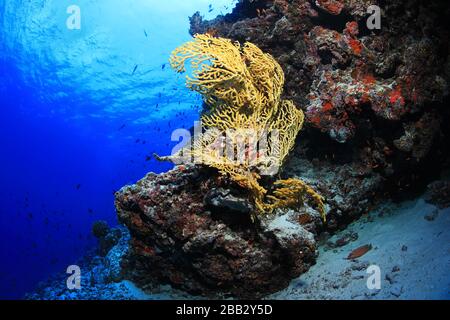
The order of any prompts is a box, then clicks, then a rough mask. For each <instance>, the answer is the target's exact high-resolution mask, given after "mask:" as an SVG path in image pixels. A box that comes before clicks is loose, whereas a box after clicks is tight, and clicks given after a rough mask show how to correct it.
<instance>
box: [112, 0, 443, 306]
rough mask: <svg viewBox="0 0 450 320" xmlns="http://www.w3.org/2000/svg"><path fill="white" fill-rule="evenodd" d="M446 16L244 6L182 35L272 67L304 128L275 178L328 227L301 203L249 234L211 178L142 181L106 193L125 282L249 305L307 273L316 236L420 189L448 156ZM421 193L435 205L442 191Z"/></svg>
mask: <svg viewBox="0 0 450 320" xmlns="http://www.w3.org/2000/svg"><path fill="white" fill-rule="evenodd" d="M371 4H378V5H379V6H380V7H381V8H382V10H383V12H382V28H381V30H374V31H370V30H368V29H367V27H366V18H367V14H366V10H367V7H368V6H369V5H371ZM448 11H449V8H448V5H447V3H446V2H445V1H434V2H432V3H423V2H421V1H401V2H400V1H396V2H389V3H386V2H384V1H383V2H382V1H370V2H369V1H364V0H353V1H338V0H334V1H307V0H241V1H239V3H238V4H237V6H236V8H235V9H234V11H233V12H232V13H231V14H228V15H226V16H219V17H218V18H216V19H215V20H212V21H204V20H203V19H202V17H201V16H200V15H199V14H195V15H194V16H193V17H191V33H192V34H197V33H202V34H203V33H208V34H210V35H213V36H218V37H224V38H230V39H232V40H237V41H240V42H242V43H244V42H246V41H249V42H252V43H254V44H256V45H257V46H258V47H260V48H261V49H262V50H263V51H264V52H268V53H270V54H271V55H272V56H273V57H274V58H275V59H276V60H277V62H278V63H279V64H280V65H281V67H282V69H283V71H284V73H285V77H286V82H285V86H284V93H283V96H282V98H283V99H289V100H292V101H293V102H294V103H295V105H296V106H298V107H299V108H301V109H302V110H303V112H304V113H305V115H306V119H305V129H304V131H305V132H304V133H303V134H302V137H301V139H298V141H297V144H296V147H295V150H294V151H293V152H292V153H291V154H290V155H289V157H288V162H287V163H286V164H285V166H284V167H283V170H282V172H281V173H280V176H281V178H283V179H289V178H297V179H301V180H303V181H305V182H306V183H308V184H309V185H310V186H311V187H312V188H314V190H317V192H318V193H319V194H320V195H322V196H323V197H324V198H325V204H326V209H327V223H326V224H323V223H322V221H321V219H320V214H319V213H318V212H317V211H316V210H315V209H313V208H311V207H309V206H308V205H307V204H306V205H305V207H303V208H299V209H296V210H290V209H285V210H278V211H277V212H276V213H275V214H274V215H273V216H270V217H261V218H260V219H258V220H257V221H256V222H255V223H252V221H251V219H250V216H251V214H250V212H251V211H252V210H253V208H252V205H253V204H252V202H251V201H249V194H248V193H247V192H246V190H245V189H236V186H235V185H234V184H232V183H231V182H230V181H227V179H226V178H224V177H220V176H219V175H217V174H216V171H210V169H205V168H201V169H200V168H199V167H185V166H179V167H177V169H175V170H173V171H170V172H168V173H164V174H161V175H155V174H149V175H147V176H146V177H145V178H144V179H143V180H141V181H139V182H138V183H137V184H136V185H134V186H127V187H125V188H123V189H122V190H121V191H120V192H119V193H117V194H116V207H117V211H118V215H119V219H120V221H121V222H122V223H124V224H125V225H126V226H127V227H128V229H129V230H130V233H131V238H132V240H131V246H130V247H131V248H130V252H129V254H128V256H127V258H126V263H124V264H123V267H124V272H125V274H126V275H127V277H130V278H131V279H132V280H133V281H135V282H136V283H137V284H138V285H140V286H141V287H144V288H145V287H148V286H151V285H152V284H158V283H170V284H172V285H174V286H175V287H178V288H181V289H183V290H187V291H189V292H191V293H196V294H201V295H209V296H215V295H217V294H225V295H232V296H237V297H245V298H259V297H262V296H264V295H266V294H268V293H271V292H275V291H277V290H279V289H281V288H283V287H285V286H286V285H287V284H288V283H289V281H290V279H292V278H294V277H295V276H297V275H299V274H301V273H303V272H305V271H306V270H307V269H308V268H309V267H310V266H311V265H312V264H313V263H314V260H315V255H316V252H315V250H316V239H318V238H319V237H320V236H321V235H323V234H328V233H332V232H335V231H337V230H339V229H342V228H343V227H345V226H346V225H348V223H350V222H351V221H353V220H354V219H356V218H358V217H359V216H361V215H362V214H363V213H366V212H368V211H369V210H370V209H371V208H372V207H373V206H374V205H376V203H377V201H378V200H379V199H380V198H388V197H390V196H396V195H399V194H403V193H406V194H407V193H408V192H410V191H412V190H414V191H417V190H419V191H422V190H424V189H425V187H426V185H427V184H428V183H429V182H430V180H431V179H433V178H434V177H435V176H436V173H438V171H439V170H440V168H441V165H442V163H444V162H443V161H441V159H445V158H446V157H448V153H449V149H450V148H448V145H449V131H448V128H449V127H450V126H449V119H450V117H449V110H448V108H446V107H447V105H448V93H449V90H448V87H449V83H450V60H449V52H450V51H449V45H448V41H447V39H448V38H449V30H448V27H447V26H446V24H445V16H446V13H447V16H448V14H449V12H448ZM406 13H407V14H406ZM430 190H432V193H431V195H430V197H431V198H432V199H436V198H437V196H436V195H438V194H439V192H441V191H439V190H448V184H447V183H440V184H435V185H433V186H431V187H430ZM433 190H438V191H433ZM447 199H448V198H447ZM432 201H439V202H440V203H443V205H447V203H448V202H447V200H445V199H444V200H432Z"/></svg>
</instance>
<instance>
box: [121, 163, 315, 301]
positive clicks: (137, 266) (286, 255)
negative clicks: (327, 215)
mask: <svg viewBox="0 0 450 320" xmlns="http://www.w3.org/2000/svg"><path fill="white" fill-rule="evenodd" d="M251 206H252V205H251V204H250V202H249V201H248V197H247V196H246V194H245V191H244V190H240V189H237V188H236V187H235V186H232V185H230V183H229V182H227V181H226V180H225V179H223V178H220V177H219V176H217V175H214V174H211V172H210V170H208V169H206V170H205V169H203V170H202V169H199V168H184V167H177V168H176V169H174V170H172V171H169V172H167V173H164V174H160V175H156V174H148V175H147V176H146V177H145V178H144V179H142V180H141V181H139V182H138V183H137V184H136V185H133V186H128V187H125V188H123V189H122V190H121V191H120V192H119V193H118V194H117V198H116V207H117V211H118V216H119V220H120V221H121V222H122V223H123V224H125V225H126V226H127V227H128V229H129V230H130V233H131V235H132V240H131V249H132V252H131V254H130V255H129V256H128V258H127V261H126V262H125V263H124V264H123V267H124V269H125V273H126V274H127V275H128V276H129V277H130V278H131V279H132V280H133V281H134V282H135V283H137V284H138V285H140V286H142V287H147V288H151V284H158V283H170V284H172V285H173V286H174V287H176V288H179V289H183V290H186V291H188V292H190V293H194V294H201V295H208V296H218V295H221V296H227V295H231V296H235V297H241V298H259V297H262V296H264V295H267V294H268V293H271V292H276V291H278V290H280V289H282V288H284V287H286V286H287V285H288V284H289V281H290V280H291V279H292V278H294V277H296V276H298V275H300V274H301V273H303V272H305V271H306V270H307V269H308V268H309V267H310V266H311V264H313V263H314V259H315V255H316V253H315V251H316V241H315V232H316V228H317V226H319V225H320V224H321V219H320V213H319V212H317V211H315V210H314V209H312V208H310V207H308V206H305V207H303V209H302V211H293V210H286V211H280V212H278V214H276V215H272V216H270V217H261V219H260V220H258V221H257V222H256V221H255V222H254V221H252V220H251V215H250V213H251V210H252V208H251Z"/></svg>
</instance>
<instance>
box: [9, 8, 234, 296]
mask: <svg viewBox="0 0 450 320" xmlns="http://www.w3.org/2000/svg"><path fill="white" fill-rule="evenodd" d="M234 3H235V0H214V1H211V0H208V1H207V0H170V1H159V0H126V1H124V0H103V1H95V0H33V1H28V0H0V110H1V114H0V200H1V202H0V261H1V263H0V299H14V298H21V297H23V295H24V293H26V292H27V291H29V290H32V289H33V288H34V286H35V285H36V284H37V283H38V282H39V281H41V280H44V279H45V278H46V277H48V276H50V275H51V274H52V273H54V272H59V271H61V270H65V268H66V267H67V266H68V265H70V264H73V263H75V262H76V261H77V260H78V259H79V258H80V257H81V256H83V254H84V253H86V251H87V250H90V249H91V248H93V247H94V246H95V239H94V238H93V237H92V236H91V231H90V230H91V225H92V223H93V222H94V221H97V220H105V221H107V222H108V223H110V224H111V225H114V224H116V223H117V221H116V216H115V210H114V196H113V193H114V191H116V190H118V189H119V188H121V187H122V186H124V185H125V184H128V183H132V182H135V181H136V180H138V179H140V178H142V177H143V176H144V175H145V174H146V173H147V172H149V171H153V172H162V171H165V170H168V169H170V167H171V166H170V165H169V164H167V163H159V162H157V161H156V160H155V159H154V158H153V157H151V155H152V154H153V153H154V152H156V153H158V154H161V155H165V154H169V153H170V152H171V149H172V148H173V146H174V145H175V144H176V143H177V142H172V141H171V132H172V131H173V130H174V129H176V128H189V127H191V126H192V125H193V122H194V121H195V120H196V119H198V111H199V108H200V104H201V99H200V97H199V96H197V95H196V94H193V93H192V92H189V91H188V90H187V89H186V88H185V87H184V76H180V75H176V74H175V73H174V72H173V71H172V70H170V67H169V66H168V63H167V60H168V57H169V55H170V52H171V51H172V50H173V49H174V48H175V47H177V46H178V45H180V44H182V43H183V42H185V41H188V40H189V39H190V35H189V33H188V29H189V20H188V17H189V16H190V15H192V14H193V13H194V12H195V11H200V12H201V13H202V14H204V15H205V16H206V17H207V18H211V17H214V16H216V15H218V14H221V13H226V12H228V11H230V10H231V9H232V7H233V5H234ZM71 5H76V6H77V7H78V8H79V9H80V29H70V28H68V26H67V20H68V19H69V18H70V17H71V14H72V13H73V12H70V11H69V12H68V11H67V9H68V8H69V7H70V6H71Z"/></svg>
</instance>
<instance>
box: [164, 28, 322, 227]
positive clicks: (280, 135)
mask: <svg viewBox="0 0 450 320" xmlns="http://www.w3.org/2000/svg"><path fill="white" fill-rule="evenodd" d="M170 64H171V66H172V68H173V69H175V70H176V71H177V72H185V71H186V69H187V67H190V69H191V70H192V71H191V76H187V79H186V85H187V87H188V88H190V89H191V90H194V91H196V92H198V93H200V94H201V95H202V96H203V98H204V102H205V104H206V105H207V106H208V110H207V111H206V112H205V114H204V115H203V116H202V118H201V123H202V134H201V135H200V136H199V137H194V139H193V141H192V143H191V145H190V146H188V147H185V148H183V149H181V150H180V151H179V152H178V153H177V154H175V155H172V156H171V157H166V158H165V159H169V160H172V161H174V160H175V159H177V162H178V163H179V162H180V159H184V161H195V162H196V163H201V164H205V165H207V166H211V167H214V168H217V169H218V170H219V171H220V172H221V173H222V174H224V175H229V176H230V177H231V179H232V180H234V181H235V182H236V183H237V184H239V185H240V186H242V187H244V188H246V189H248V190H249V191H250V194H251V195H252V198H253V202H254V204H255V208H256V210H257V211H258V212H259V213H270V212H272V211H274V210H275V209H277V208H282V207H290V206H293V205H301V204H302V203H304V200H305V196H308V197H309V198H310V199H312V200H313V202H314V203H316V205H317V208H318V210H319V211H320V213H321V214H322V217H323V218H324V219H325V210H324V205H323V199H322V197H321V196H320V195H318V194H317V193H316V192H315V191H314V190H313V189H312V188H311V187H309V186H308V185H307V184H306V183H304V182H303V181H301V180H298V179H288V180H280V181H277V182H276V183H275V186H276V187H277V188H276V189H275V190H274V191H272V192H270V194H269V192H268V191H267V190H266V189H265V188H264V187H262V186H261V185H260V184H259V182H258V181H259V179H260V177H261V175H262V174H264V175H273V174H276V173H277V172H278V169H279V167H280V166H281V164H282V162H283V160H284V159H285V158H286V156H287V155H288V153H289V152H290V150H291V149H292V148H293V146H294V143H295V138H296V136H297V134H298V132H299V131H300V130H301V128H302V126H303V122H304V114H303V112H302V111H301V110H299V109H297V108H296V107H295V105H294V103H293V102H292V101H289V100H282V99H281V94H282V90H283V86H284V73H283V70H282V68H281V66H280V65H279V64H278V63H277V62H276V60H275V59H274V58H273V57H272V56H271V55H269V54H266V53H264V52H262V51H261V49H259V48H258V47H257V46H255V45H254V44H251V43H245V44H244V45H243V46H241V45H240V44H239V43H238V42H232V41H231V40H229V39H224V38H215V37H212V36H210V35H207V34H204V35H196V36H195V37H194V40H193V41H191V42H187V43H185V44H184V45H182V46H180V47H179V48H177V49H176V50H175V51H174V52H173V53H172V56H171V58H170ZM188 64H189V65H188Z"/></svg>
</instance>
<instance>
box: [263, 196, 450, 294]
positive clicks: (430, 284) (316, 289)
mask: <svg viewBox="0 0 450 320" xmlns="http://www.w3.org/2000/svg"><path fill="white" fill-rule="evenodd" d="M349 232H353V233H357V235H358V238H357V240H355V241H353V242H350V243H348V244H347V245H345V246H342V247H339V248H337V249H329V248H327V246H326V245H324V246H321V247H320V249H319V256H318V259H317V263H316V264H315V265H314V266H313V267H312V268H311V269H310V270H309V271H308V272H307V273H305V274H303V275H301V276H300V277H299V278H298V279H295V280H293V281H292V282H291V284H290V286H289V287H288V288H286V289H285V290H283V291H281V292H278V293H276V294H273V295H271V296H270V297H268V298H270V299H290V300H298V299H450V208H446V209H444V210H439V209H437V208H436V207H435V206H434V205H431V204H427V203H426V202H425V201H424V200H423V199H422V198H418V199H417V200H414V201H408V202H404V203H401V204H392V203H389V204H385V205H383V206H382V207H380V208H379V209H378V210H376V211H374V212H372V213H370V214H369V215H367V216H365V217H362V218H361V219H359V220H358V221H356V222H354V223H352V224H351V225H350V226H349V227H348V228H347V229H345V230H344V231H341V232H339V233H337V234H335V235H334V236H333V237H332V238H331V239H330V241H333V240H334V241H336V240H337V239H339V238H341V237H342V236H343V235H345V234H348V233H349ZM364 245H371V246H372V249H371V250H370V251H368V252H367V253H366V254H365V255H363V256H361V257H360V258H358V259H355V260H348V259H347V257H348V255H349V253H350V252H352V251H353V250H354V249H356V248H359V247H361V246H364ZM373 265H375V266H378V267H379V271H380V280H381V281H380V289H373V288H371V289H369V287H368V285H367V282H368V280H369V283H373V282H372V281H373V280H374V278H373V277H371V276H373V275H374V273H373V272H372V270H373V269H369V271H371V272H370V273H368V268H369V267H370V266H373Z"/></svg>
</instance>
